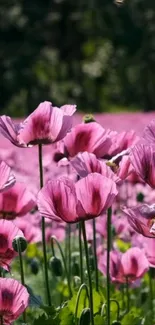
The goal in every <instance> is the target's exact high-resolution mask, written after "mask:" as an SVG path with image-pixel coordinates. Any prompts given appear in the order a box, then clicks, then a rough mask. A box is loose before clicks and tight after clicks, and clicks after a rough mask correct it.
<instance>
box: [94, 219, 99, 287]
mask: <svg viewBox="0 0 155 325" xmlns="http://www.w3.org/2000/svg"><path fill="white" fill-rule="evenodd" d="M93 248H94V264H95V285H96V291H98V290H99V283H98V265H97V252H96V222H95V219H93Z"/></svg>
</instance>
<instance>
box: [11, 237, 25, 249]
mask: <svg viewBox="0 0 155 325" xmlns="http://www.w3.org/2000/svg"><path fill="white" fill-rule="evenodd" d="M12 247H13V249H14V251H16V252H19V251H20V252H24V251H25V250H26V248H27V241H26V238H25V237H20V236H16V237H15V238H14V239H13V242H12Z"/></svg>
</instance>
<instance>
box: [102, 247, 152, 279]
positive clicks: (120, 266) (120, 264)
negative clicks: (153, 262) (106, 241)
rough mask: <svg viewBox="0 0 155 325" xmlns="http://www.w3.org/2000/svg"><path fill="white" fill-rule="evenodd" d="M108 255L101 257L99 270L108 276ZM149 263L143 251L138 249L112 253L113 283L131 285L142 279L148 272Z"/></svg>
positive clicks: (111, 274) (111, 272)
mask: <svg viewBox="0 0 155 325" xmlns="http://www.w3.org/2000/svg"><path fill="white" fill-rule="evenodd" d="M106 255H107V254H106V253H105V254H104V255H101V256H99V269H100V271H101V272H103V274H106ZM148 269H149V263H148V260H147V258H146V256H145V253H144V251H143V250H141V249H140V248H138V247H132V248H129V249H128V250H127V251H126V252H125V253H120V252H119V251H116V250H115V251H111V253H110V277H111V280H112V281H113V282H116V283H125V282H126V281H127V280H128V282H129V283H132V282H133V281H135V280H137V279H139V278H142V277H143V275H144V274H145V273H146V272H147V271H148Z"/></svg>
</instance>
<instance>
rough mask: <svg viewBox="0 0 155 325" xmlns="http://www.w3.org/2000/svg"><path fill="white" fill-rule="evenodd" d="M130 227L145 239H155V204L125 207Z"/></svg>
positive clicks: (123, 209)
mask: <svg viewBox="0 0 155 325" xmlns="http://www.w3.org/2000/svg"><path fill="white" fill-rule="evenodd" d="M122 211H123V212H124V213H125V214H126V215H127V217H128V222H129V224H130V226H131V227H132V228H133V229H134V230H135V231H136V232H138V233H140V234H142V235H143V236H145V237H150V238H151V237H155V204H152V205H148V204H142V205H140V206H136V207H131V208H127V207H123V208H122Z"/></svg>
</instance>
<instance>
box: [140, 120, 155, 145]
mask: <svg viewBox="0 0 155 325" xmlns="http://www.w3.org/2000/svg"><path fill="white" fill-rule="evenodd" d="M143 138H144V139H145V140H146V141H147V142H148V144H155V120H152V121H151V122H150V123H149V124H148V125H147V126H146V127H145V129H144V132H143Z"/></svg>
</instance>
